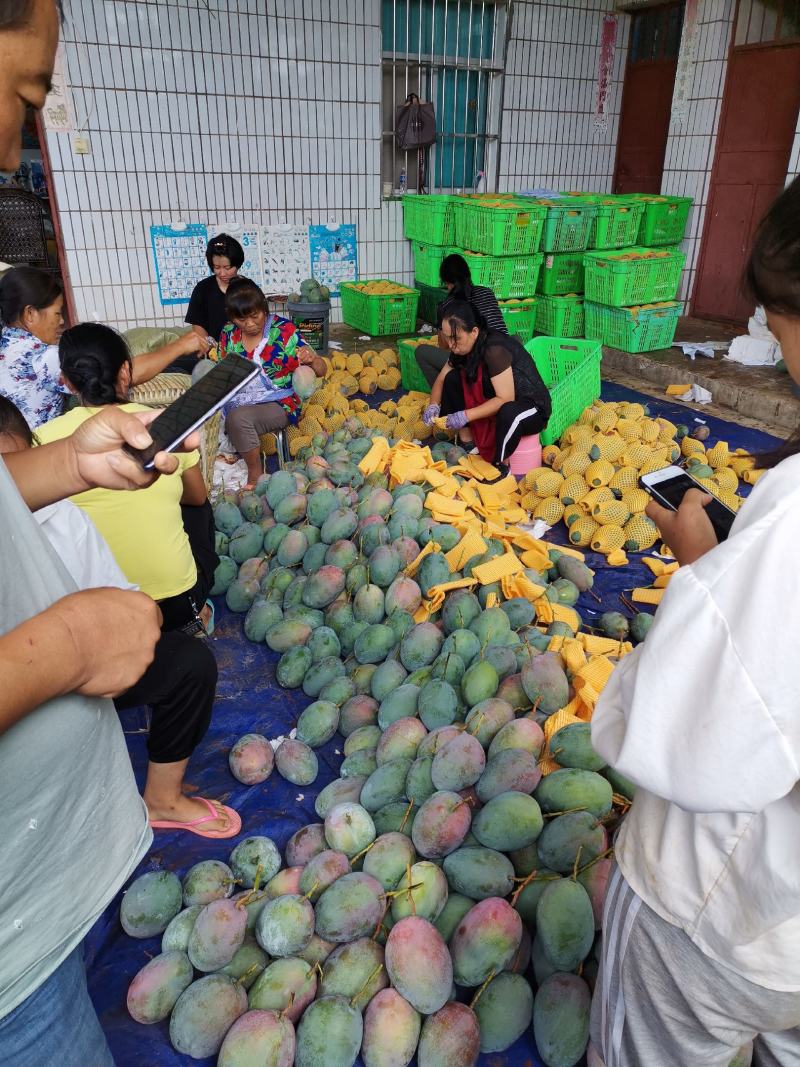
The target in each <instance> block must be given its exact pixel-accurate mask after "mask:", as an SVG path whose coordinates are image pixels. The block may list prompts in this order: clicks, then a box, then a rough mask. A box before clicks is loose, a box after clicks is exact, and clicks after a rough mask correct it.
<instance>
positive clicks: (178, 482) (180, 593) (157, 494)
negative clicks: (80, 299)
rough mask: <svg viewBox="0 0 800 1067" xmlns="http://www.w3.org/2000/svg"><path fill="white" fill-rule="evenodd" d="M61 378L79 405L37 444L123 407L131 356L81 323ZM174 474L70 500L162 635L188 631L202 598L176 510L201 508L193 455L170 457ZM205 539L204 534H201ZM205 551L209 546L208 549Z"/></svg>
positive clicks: (113, 337) (106, 332) (66, 342)
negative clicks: (158, 615) (143, 485)
mask: <svg viewBox="0 0 800 1067" xmlns="http://www.w3.org/2000/svg"><path fill="white" fill-rule="evenodd" d="M59 359H60V363H61V373H62V375H63V377H64V381H65V383H66V385H67V387H68V388H69V390H70V391H71V392H72V393H74V394H75V395H76V396H77V397H78V399H79V401H80V406H78V407H76V408H74V409H73V410H72V411H69V412H67V414H65V415H61V416H59V417H58V418H56V419H53V420H52V421H50V422H48V423H45V424H44V425H43V426H40V427H39V428H38V430H37V436H38V438H39V441H40V442H41V443H42V444H46V443H47V442H49V441H55V440H59V439H60V438H63V437H68V436H69V435H70V434H71V433H73V432H74V431H75V430H76V429H77V427H78V426H80V424H81V423H82V422H84V421H85V420H86V419H88V418H90V417H91V416H92V415H94V414H95V413H96V412H97V411H98V410H100V409H101V408H103V407H105V406H106V405H109V404H121V405H123V407H124V410H126V411H144V410H147V409H146V408H145V407H144V406H143V405H141V404H130V403H127V396H128V391H129V389H130V386H131V381H132V371H131V357H130V352H129V351H128V346H127V345H126V343H125V341H124V339H123V338H122V337H121V336H120V335H119V334H118V333H116V331H114V330H112V329H111V328H110V327H108V326H102V325H100V324H99V323H92V322H86V323H82V324H80V325H78V326H73V327H72V328H71V329H69V330H66V331H65V332H64V334H63V335H62V337H61V341H60V343H59ZM178 461H179V467H178V470H177V471H176V472H175V473H174V474H170V475H167V476H165V477H162V478H159V479H158V480H157V481H155V482H154V483H153V484H152V485H151V486H149V487H148V488H147V489H144V490H142V492H140V493H112V492H110V491H109V490H106V489H90V490H89V491H88V492H85V493H79V494H78V495H77V496H75V497H73V498H72V499H73V501H74V503H75V504H77V505H78V507H80V508H81V509H82V510H83V511H85V512H86V514H87V515H88V516H89V518H90V519H92V521H93V522H94V524H95V526H96V527H97V528H98V530H99V531H100V533H101V534H102V535H103V537H104V538H105V540H106V541H107V542H108V545H109V547H110V548H111V551H112V553H113V554H114V557H115V559H116V561H117V563H118V564H119V567H120V570H121V571H122V573H123V574H124V575H125V577H126V578H127V579H128V581H130V582H132V583H134V584H135V585H138V586H139V588H140V589H141V590H142V592H143V593H147V594H148V595H149V596H151V597H152V598H153V600H155V601H157V602H158V604H159V606H160V608H161V612H162V615H163V617H164V624H163V628H164V629H165V630H183V629H186V630H187V632H188V631H190V630H191V629H193V628H196V624H197V620H198V618H199V613H200V609H202V607H203V605H204V604H205V600H206V597H207V594H208V576H207V575H206V574H205V573H203V572H202V571H200V572H199V571H198V567H197V565H196V563H195V557H194V555H193V553H192V546H191V544H190V541H189V537H188V536H187V533H186V530H185V528H184V524H183V521H182V517H181V505H182V504H183V505H202V504H204V503H205V502H206V487H205V483H204V481H203V476H202V473H201V470H200V467H199V465H198V463H199V456H198V453H197V452H190V453H186V454H178ZM209 536H211V535H210V534H209ZM211 548H212V551H213V542H212V545H211Z"/></svg>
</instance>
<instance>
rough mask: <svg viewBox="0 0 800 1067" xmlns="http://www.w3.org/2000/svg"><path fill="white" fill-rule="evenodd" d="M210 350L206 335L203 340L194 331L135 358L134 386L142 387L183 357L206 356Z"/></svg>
mask: <svg viewBox="0 0 800 1067" xmlns="http://www.w3.org/2000/svg"><path fill="white" fill-rule="evenodd" d="M208 349H209V344H208V340H207V339H206V336H205V334H203V337H202V339H201V338H200V337H198V335H197V334H196V333H195V332H194V330H189V331H188V333H185V334H182V335H181V336H180V337H178V338H177V339H176V340H175V341H170V342H169V344H166V345H162V346H161V348H156V349H155V351H153V352H143V353H142V355H141V356H134V358H133V361H132V363H133V384H134V385H141V383H142V382H149V381H150V379H151V378H155V376H156V375H157V374H160V373H161V371H162V370H164V368H165V367H168V366H169V365H170V363H174V362H175V360H176V359H179V358H180V357H181V356H191V355H197V356H198V357H200V356H204V355H205V354H206V352H207V351H208Z"/></svg>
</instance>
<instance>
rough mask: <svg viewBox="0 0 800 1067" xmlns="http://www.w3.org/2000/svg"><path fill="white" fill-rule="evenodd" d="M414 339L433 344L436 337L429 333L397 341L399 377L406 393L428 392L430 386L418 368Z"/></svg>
mask: <svg viewBox="0 0 800 1067" xmlns="http://www.w3.org/2000/svg"><path fill="white" fill-rule="evenodd" d="M414 341H422V342H423V343H424V344H428V345H431V344H435V343H436V339H435V338H432V337H431V336H430V335H426V336H425V337H403V338H402V339H401V340H399V341H398V342H397V354H398V356H399V357H400V379H401V381H402V383H403V388H404V389H405V391H406V392H407V393H411V392H417V393H429V392H430V391H431V387H430V386H429V385H428V380H427V378H426V377H425V375H424V374H423V373H422V371H421V370H420V369H419V364H418V363H417V358H416V355H415V352H416V349H417V346H416V344H412V342H414Z"/></svg>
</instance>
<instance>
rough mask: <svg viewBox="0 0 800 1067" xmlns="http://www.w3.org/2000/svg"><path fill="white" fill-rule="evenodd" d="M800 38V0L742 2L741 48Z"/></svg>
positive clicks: (737, 41) (738, 40) (739, 13)
mask: <svg viewBox="0 0 800 1067" xmlns="http://www.w3.org/2000/svg"><path fill="white" fill-rule="evenodd" d="M798 39H800V0H739V9H738V11H737V14H736V37H735V39H734V44H735V45H736V46H737V48H742V47H746V46H747V45H762V44H769V43H773V42H775V43H783V42H787V41H796V40H798Z"/></svg>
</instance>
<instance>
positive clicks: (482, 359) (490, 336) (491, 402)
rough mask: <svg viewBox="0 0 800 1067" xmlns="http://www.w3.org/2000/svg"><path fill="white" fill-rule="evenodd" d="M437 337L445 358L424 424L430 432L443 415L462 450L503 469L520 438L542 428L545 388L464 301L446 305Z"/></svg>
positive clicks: (546, 412)
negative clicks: (443, 346)
mask: <svg viewBox="0 0 800 1067" xmlns="http://www.w3.org/2000/svg"><path fill="white" fill-rule="evenodd" d="M440 336H441V337H442V338H443V340H444V341H446V343H447V344H448V346H449V348H450V358H449V359H448V361H447V363H446V364H445V365H444V367H442V369H441V371H440V372H439V375H438V377H437V378H436V381H435V382H434V383H433V387H432V388H431V402H430V404H429V405H428V406H427V408H426V409H425V411H424V412H423V415H422V418H423V420H424V422H425V423H426V425H428V426H431V425H432V424H433V422H434V420H435V419H437V418H438V417H439V416H440V415H446V416H447V419H446V426H447V429H448V430H454V431H457V433H458V438H459V441H460V443H461V444H462V445H463V446H464V447H465V448H467V449H468V450H469V449H471V450H473V451H475V452H479V453H480V455H481V457H482V458H483V459H485V460H486V461H487V462H488V463H494V464H498V463H499V464H501V465H507V464H508V459H509V457H510V456H511V455H512V454H513V452H514V451H515V450H516V448H517V446H518V445H519V443H520V440H521V439H522V438H523V437H528V436H531V435H533V434H538V433H541V432H542V430H544V428H545V427H546V426H547V420H548V419H549V418H550V409H551V402H550V394H549V393H548V391H547V386H546V385H545V384H544V382H543V381H542V379H541V377H540V376H539V372H538V371H537V370H536V365H535V364H534V362H533V360H532V359H531V357H530V356H529V355H528V353H527V352H526V351H525V349H524V348H523V346H522V344H521V343H520V341H519V340H518V339H517V338H516V337H512V336H510V335H509V334H502V333H498V332H496V331H494V330H489V329H488V327H487V325H486V320H485V319H484V318H483V316H482V315H481V314H480V312H479V311H477V310H476V308H475V307H474V306H473V305H472V304H469V303H467V302H466V301H458V302H453V303H452V304H450V306H449V307H448V309H447V317H446V318H445V319H444V320H443V321H442V327H441V334H440Z"/></svg>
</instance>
